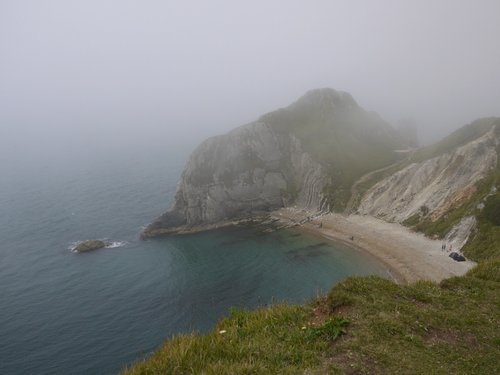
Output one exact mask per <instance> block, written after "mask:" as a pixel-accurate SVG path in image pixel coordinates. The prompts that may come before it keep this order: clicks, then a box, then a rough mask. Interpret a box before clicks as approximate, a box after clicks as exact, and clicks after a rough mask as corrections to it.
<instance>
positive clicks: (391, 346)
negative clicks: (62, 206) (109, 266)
mask: <svg viewBox="0 0 500 375" xmlns="http://www.w3.org/2000/svg"><path fill="white" fill-rule="evenodd" d="M499 287H500V260H499V259H496V260H490V261H485V262H482V263H481V264H480V265H479V266H478V267H476V268H475V269H473V270H472V271H470V272H469V273H468V274H467V275H466V276H463V277H454V278H450V279H447V280H444V281H443V282H441V283H440V284H436V283H433V282H425V281H420V282H417V283H415V284H412V285H397V284H395V283H394V282H392V281H389V280H386V279H383V278H380V277H375V276H372V277H352V278H348V279H346V280H345V281H343V282H342V283H340V284H338V285H337V286H335V287H334V288H333V289H332V290H331V291H330V293H329V295H328V296H327V297H326V298H320V299H317V300H315V301H313V302H311V303H309V304H307V305H304V306H291V305H286V304H282V305H276V306H272V307H269V308H263V309H260V310H256V311H241V310H232V311H231V314H230V316H229V317H228V318H226V319H223V320H221V321H220V322H219V324H218V325H217V326H216V328H215V329H214V330H213V331H212V332H211V333H209V334H206V335H200V334H196V333H193V334H189V335H180V336H177V337H174V338H173V339H171V340H169V341H167V342H166V343H165V345H164V346H163V347H162V348H161V349H160V350H159V351H158V352H156V353H155V354H154V355H153V356H152V357H150V358H148V359H146V360H144V361H141V362H138V363H137V364H135V365H134V366H132V367H131V368H129V369H127V370H125V371H124V374H127V375H132V374H134V375H135V374H278V373H279V374H303V373H308V374H325V373H339V374H341V373H347V374H379V373H380V374H496V373H499V371H500V362H499V361H498V359H499V358H500V330H499V327H500V309H499V306H500V298H499V297H500V294H499V292H498V291H499Z"/></svg>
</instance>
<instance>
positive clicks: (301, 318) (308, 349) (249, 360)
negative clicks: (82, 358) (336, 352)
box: [126, 305, 328, 374]
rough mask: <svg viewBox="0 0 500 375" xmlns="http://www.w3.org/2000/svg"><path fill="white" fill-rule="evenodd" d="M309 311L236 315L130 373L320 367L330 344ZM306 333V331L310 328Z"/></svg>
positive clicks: (173, 344) (281, 308) (172, 343)
mask: <svg viewBox="0 0 500 375" xmlns="http://www.w3.org/2000/svg"><path fill="white" fill-rule="evenodd" d="M308 309H309V308H308V307H306V306H290V305H276V306H273V307H270V308H264V309H260V310H257V311H253V312H250V311H239V310H232V311H231V315H230V316H229V317H228V318H226V319H223V320H222V321H220V322H219V324H218V325H217V327H216V328H215V329H214V330H213V331H212V332H211V333H209V334H207V335H198V334H190V335H181V336H177V337H174V338H173V339H171V340H169V341H167V343H166V344H165V345H164V347H163V348H161V349H160V350H159V351H158V352H157V353H156V354H154V355H153V356H152V357H151V358H149V359H148V360H147V361H146V362H141V363H138V364H137V365H136V366H134V367H133V368H131V369H130V370H128V371H126V373H127V374H255V373H258V374H277V373H280V374H295V373H298V372H300V371H302V370H304V369H306V368H309V367H314V366H317V365H318V364H319V363H320V362H321V354H322V353H323V352H324V350H325V349H326V347H327V345H328V341H327V340H326V339H325V338H324V336H323V335H317V334H315V333H316V332H314V331H311V329H310V328H308V320H307V319H308ZM304 328H305V329H304Z"/></svg>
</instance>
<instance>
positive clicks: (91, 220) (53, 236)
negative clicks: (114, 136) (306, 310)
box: [0, 147, 386, 374]
mask: <svg viewBox="0 0 500 375" xmlns="http://www.w3.org/2000/svg"><path fill="white" fill-rule="evenodd" d="M189 148H190V147H189ZM189 148H182V150H180V148H179V149H178V150H177V151H175V150H173V151H172V150H170V151H169V150H157V151H156V152H149V153H148V152H146V153H143V152H139V151H136V152H133V151H131V152H130V153H128V154H127V155H104V156H102V155H101V156H95V157H94V158H93V159H92V158H91V159H87V158H81V160H80V159H78V158H77V159H78V160H77V159H73V158H72V157H69V156H68V158H63V157H59V158H57V159H43V160H27V162H26V164H23V162H22V161H17V162H16V161H12V162H10V163H7V162H6V163H4V164H3V165H0V167H1V169H0V173H1V175H2V176H3V177H2V180H1V181H0V373H1V374H62V373H65V374H115V373H117V372H119V371H120V369H122V368H123V367H124V366H125V365H127V364H130V363H132V362H133V361H135V360H137V359H139V358H141V357H143V356H145V355H148V354H149V353H151V352H152V351H154V350H155V349H156V348H158V346H159V345H161V343H162V342H163V341H164V340H165V339H167V338H169V337H170V336H172V335H174V334H178V333H182V332H188V331H191V330H199V331H206V330H209V329H210V328H211V327H213V325H214V323H215V322H216V321H217V320H218V319H219V318H220V317H222V316H224V315H225V314H226V313H227V312H228V309H229V308H230V307H231V306H237V307H241V308H251V307H255V306H259V305H264V304H268V303H271V302H272V301H274V300H279V301H283V300H286V301H290V302H294V303H299V302H303V301H305V300H307V299H309V298H312V297H314V296H315V295H317V294H318V293H321V292H326V291H328V290H329V288H330V287H331V286H332V285H333V284H335V283H336V282H338V281H339V280H341V279H343V278H345V277H346V276H349V275H353V274H382V275H385V274H386V270H385V269H384V268H383V267H382V266H381V265H380V264H377V263H376V262H374V261H367V260H366V258H363V254H360V253H358V252H357V251H355V250H349V249H345V248H343V247H341V246H338V245H335V244H332V243H327V242H325V240H322V239H319V238H317V237H313V236H310V235H306V234H300V233H298V232H286V231H281V232H276V233H271V234H263V233H261V232H258V231H255V230H253V229H251V228H247V229H237V230H236V229H232V230H221V231H214V232H208V233H201V234H198V235H193V236H188V237H170V238H161V239H155V240H150V241H140V240H139V238H138V234H139V233H140V231H141V227H142V226H143V225H145V224H147V223H148V222H150V221H151V219H153V218H154V217H155V216H157V215H159V214H160V213H161V212H162V211H164V210H165V209H166V208H167V206H168V205H169V203H170V201H171V199H172V197H173V194H174V191H175V185H176V182H177V179H178V177H179V175H180V172H181V168H182V166H183V164H184V162H185V160H186V157H187V150H189ZM82 160H83V161H82ZM89 160H90V161H89ZM4 161H5V160H4ZM90 238H107V239H109V240H112V241H116V242H118V243H119V244H120V245H121V246H119V247H115V248H110V249H103V250H98V251H95V252H92V253H88V254H74V253H72V252H71V251H70V250H69V249H70V248H71V246H72V244H73V243H74V242H76V241H80V240H84V239H90Z"/></svg>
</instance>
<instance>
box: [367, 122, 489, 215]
mask: <svg viewBox="0 0 500 375" xmlns="http://www.w3.org/2000/svg"><path fill="white" fill-rule="evenodd" d="M498 144H499V139H498V135H497V132H496V128H495V127H494V126H493V127H491V130H490V131H488V132H487V133H486V134H484V135H482V136H480V137H479V138H477V139H474V140H472V141H471V142H469V143H467V144H465V145H463V146H461V147H458V148H456V149H453V150H452V151H449V152H446V153H443V154H442V155H439V156H437V157H434V158H431V159H429V160H425V161H422V162H419V163H412V164H410V165H408V166H407V167H406V168H403V169H402V170H400V171H398V172H396V173H394V174H393V175H391V176H389V177H387V178H385V179H383V180H382V181H380V182H378V183H377V184H376V185H375V186H373V187H372V188H371V189H369V190H368V192H367V193H366V194H365V195H364V196H363V198H362V200H361V203H360V204H359V206H358V213H360V214H364V215H372V216H375V217H377V218H381V219H383V220H386V221H391V222H403V221H405V220H406V219H408V218H410V217H412V216H413V215H416V214H423V215H425V216H428V217H430V218H431V219H432V220H436V219H438V218H439V217H441V216H442V215H443V214H445V213H446V212H447V211H449V210H450V209H452V208H454V207H457V206H459V205H461V204H462V203H464V202H466V201H467V200H468V199H469V198H470V197H471V196H472V195H473V194H474V193H475V191H476V184H477V183H478V182H479V181H480V180H482V179H483V178H485V177H486V176H487V175H488V174H489V173H490V172H491V170H492V169H493V168H494V167H495V165H496V163H497V153H496V148H497V146H498Z"/></svg>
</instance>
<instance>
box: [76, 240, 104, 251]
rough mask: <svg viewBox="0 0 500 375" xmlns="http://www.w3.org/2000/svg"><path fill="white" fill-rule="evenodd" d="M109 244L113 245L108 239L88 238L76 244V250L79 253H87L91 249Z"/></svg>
mask: <svg viewBox="0 0 500 375" xmlns="http://www.w3.org/2000/svg"><path fill="white" fill-rule="evenodd" d="M109 245H111V243H110V242H107V241H101V240H86V241H82V242H80V243H79V244H78V245H76V247H75V250H74V251H75V252H77V253H86V252H89V251H93V250H98V249H102V248H104V247H106V246H109Z"/></svg>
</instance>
